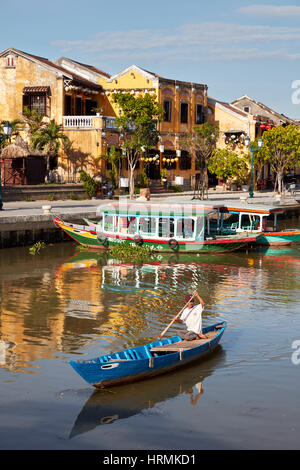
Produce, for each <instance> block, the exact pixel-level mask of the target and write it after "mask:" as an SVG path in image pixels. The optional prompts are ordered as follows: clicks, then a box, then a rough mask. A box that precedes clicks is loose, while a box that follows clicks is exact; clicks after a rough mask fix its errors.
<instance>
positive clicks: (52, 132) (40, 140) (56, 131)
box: [31, 119, 71, 180]
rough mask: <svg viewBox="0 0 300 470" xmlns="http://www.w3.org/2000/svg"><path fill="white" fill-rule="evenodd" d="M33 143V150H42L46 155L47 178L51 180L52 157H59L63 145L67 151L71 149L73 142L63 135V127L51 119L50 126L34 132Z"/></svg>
mask: <svg viewBox="0 0 300 470" xmlns="http://www.w3.org/2000/svg"><path fill="white" fill-rule="evenodd" d="M31 142H32V145H33V148H35V149H39V150H42V151H43V152H44V154H45V155H46V162H47V175H46V178H47V179H48V180H49V171H50V157H57V155H58V152H59V150H60V148H61V146H62V145H63V146H64V148H65V149H66V150H67V149H68V148H70V145H71V142H70V140H69V138H68V137H67V136H66V135H65V134H63V132H62V126H61V125H58V124H56V122H55V120H54V119H51V121H50V123H49V124H47V125H45V126H43V127H40V128H39V129H38V130H37V131H36V132H34V133H33V134H32V135H31Z"/></svg>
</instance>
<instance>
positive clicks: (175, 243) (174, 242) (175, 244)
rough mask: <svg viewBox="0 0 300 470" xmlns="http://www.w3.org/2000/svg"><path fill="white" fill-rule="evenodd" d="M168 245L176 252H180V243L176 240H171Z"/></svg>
mask: <svg viewBox="0 0 300 470" xmlns="http://www.w3.org/2000/svg"><path fill="white" fill-rule="evenodd" d="M168 245H169V247H170V248H172V250H174V251H175V250H178V248H179V245H178V241H177V240H175V238H170V240H169V241H168Z"/></svg>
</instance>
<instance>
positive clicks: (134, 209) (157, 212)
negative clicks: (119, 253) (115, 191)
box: [98, 201, 223, 217]
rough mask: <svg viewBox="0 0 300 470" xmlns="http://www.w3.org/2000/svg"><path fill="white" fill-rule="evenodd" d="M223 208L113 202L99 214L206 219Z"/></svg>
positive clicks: (180, 203)
mask: <svg viewBox="0 0 300 470" xmlns="http://www.w3.org/2000/svg"><path fill="white" fill-rule="evenodd" d="M221 207H223V204H208V203H205V204H204V203H203V204H202V203H199V202H196V203H195V202H192V201H178V202H177V201H176V202H173V201H171V202H158V201H155V202H129V203H128V202H126V201H125V202H123V201H117V202H111V203H110V204H107V205H103V206H100V207H99V208H98V213H103V214H110V215H124V216H139V215H147V216H148V217H149V216H154V217H156V216H164V215H165V216H177V217H183V216H199V217H201V216H202V217H205V216H208V215H209V214H211V213H213V212H215V211H216V210H218V209H220V208H221Z"/></svg>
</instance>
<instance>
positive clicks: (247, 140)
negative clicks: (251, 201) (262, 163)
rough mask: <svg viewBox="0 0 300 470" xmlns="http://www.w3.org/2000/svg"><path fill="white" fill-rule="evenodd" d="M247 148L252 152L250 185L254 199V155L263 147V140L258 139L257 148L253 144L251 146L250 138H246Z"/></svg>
mask: <svg viewBox="0 0 300 470" xmlns="http://www.w3.org/2000/svg"><path fill="white" fill-rule="evenodd" d="M245 145H246V147H247V148H248V149H249V150H250V151H251V152H252V163H251V183H250V190H249V196H250V197H253V195H254V194H253V166H254V153H255V152H257V151H258V150H259V149H260V148H261V147H262V146H263V140H262V139H261V138H260V139H258V142H257V146H256V145H254V144H252V145H250V138H249V137H246V139H245Z"/></svg>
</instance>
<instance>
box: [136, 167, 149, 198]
mask: <svg viewBox="0 0 300 470" xmlns="http://www.w3.org/2000/svg"><path fill="white" fill-rule="evenodd" d="M138 184H139V187H140V197H144V198H146V199H147V201H149V199H150V188H149V180H148V177H147V174H146V172H145V170H142V171H141V173H140V175H139V183H138Z"/></svg>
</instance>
